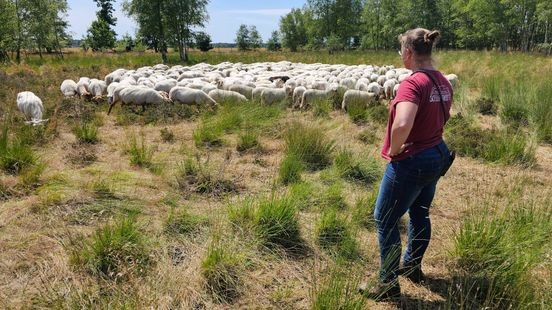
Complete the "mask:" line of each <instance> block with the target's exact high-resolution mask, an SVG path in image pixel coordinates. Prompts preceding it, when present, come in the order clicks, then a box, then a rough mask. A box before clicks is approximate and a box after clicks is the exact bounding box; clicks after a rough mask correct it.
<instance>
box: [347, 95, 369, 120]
mask: <svg viewBox="0 0 552 310" xmlns="http://www.w3.org/2000/svg"><path fill="white" fill-rule="evenodd" d="M347 115H349V117H350V118H351V121H353V123H355V124H364V123H366V122H367V121H368V107H367V106H366V102H363V101H361V100H354V101H353V102H351V103H350V104H349V105H348V106H347Z"/></svg>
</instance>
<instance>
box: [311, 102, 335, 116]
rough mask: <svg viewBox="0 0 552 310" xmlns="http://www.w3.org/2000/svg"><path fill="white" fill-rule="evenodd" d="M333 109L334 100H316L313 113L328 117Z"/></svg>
mask: <svg viewBox="0 0 552 310" xmlns="http://www.w3.org/2000/svg"><path fill="white" fill-rule="evenodd" d="M331 111H332V102H330V101H329V100H315V101H314V102H313V103H312V113H313V114H314V116H316V117H328V116H330V112H331Z"/></svg>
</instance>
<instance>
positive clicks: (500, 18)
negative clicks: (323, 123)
mask: <svg viewBox="0 0 552 310" xmlns="http://www.w3.org/2000/svg"><path fill="white" fill-rule="evenodd" d="M416 27H423V28H428V29H438V30H440V31H441V33H442V39H441V43H440V46H442V47H445V48H464V49H499V50H502V51H506V50H518V51H524V52H526V51H533V50H540V49H547V50H548V52H549V51H550V48H551V47H552V46H551V44H550V41H551V40H550V32H551V30H552V1H550V0H307V3H306V4H305V6H304V7H303V8H301V9H298V8H297V9H293V10H291V12H290V13H288V14H286V15H284V16H282V18H281V20H280V27H279V28H280V29H279V30H280V33H281V36H282V43H283V46H284V47H287V48H289V49H290V50H292V51H296V50H298V49H319V48H322V47H324V48H327V49H329V50H330V51H335V50H346V49H356V48H363V49H390V48H396V47H397V45H398V42H397V36H398V34H400V33H403V32H404V31H406V30H408V29H411V28H416Z"/></svg>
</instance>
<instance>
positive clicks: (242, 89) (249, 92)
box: [228, 84, 253, 100]
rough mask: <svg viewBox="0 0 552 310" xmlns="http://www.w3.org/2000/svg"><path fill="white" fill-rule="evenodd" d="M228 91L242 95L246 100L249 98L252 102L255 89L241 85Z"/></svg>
mask: <svg viewBox="0 0 552 310" xmlns="http://www.w3.org/2000/svg"><path fill="white" fill-rule="evenodd" d="M228 90H229V91H234V92H237V93H240V94H242V95H244V96H245V98H247V99H248V100H251V98H252V96H253V87H249V86H247V85H241V84H234V85H230V87H228Z"/></svg>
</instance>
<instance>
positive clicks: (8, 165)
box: [0, 126, 38, 174]
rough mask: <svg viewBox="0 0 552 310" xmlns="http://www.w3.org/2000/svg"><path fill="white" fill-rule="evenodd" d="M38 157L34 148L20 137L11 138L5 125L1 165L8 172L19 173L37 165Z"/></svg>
mask: <svg viewBox="0 0 552 310" xmlns="http://www.w3.org/2000/svg"><path fill="white" fill-rule="evenodd" d="M37 162H38V157H37V155H36V154H35V152H34V151H33V150H32V148H31V147H30V146H28V145H26V144H24V143H22V142H21V141H20V140H19V139H14V138H12V139H10V137H9V134H8V127H7V126H4V128H3V130H2V135H1V136H0V167H1V169H2V170H4V171H5V172H7V173H10V174H19V173H20V172H21V171H23V170H25V169H27V168H29V167H32V166H34V165H36V164H37Z"/></svg>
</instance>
